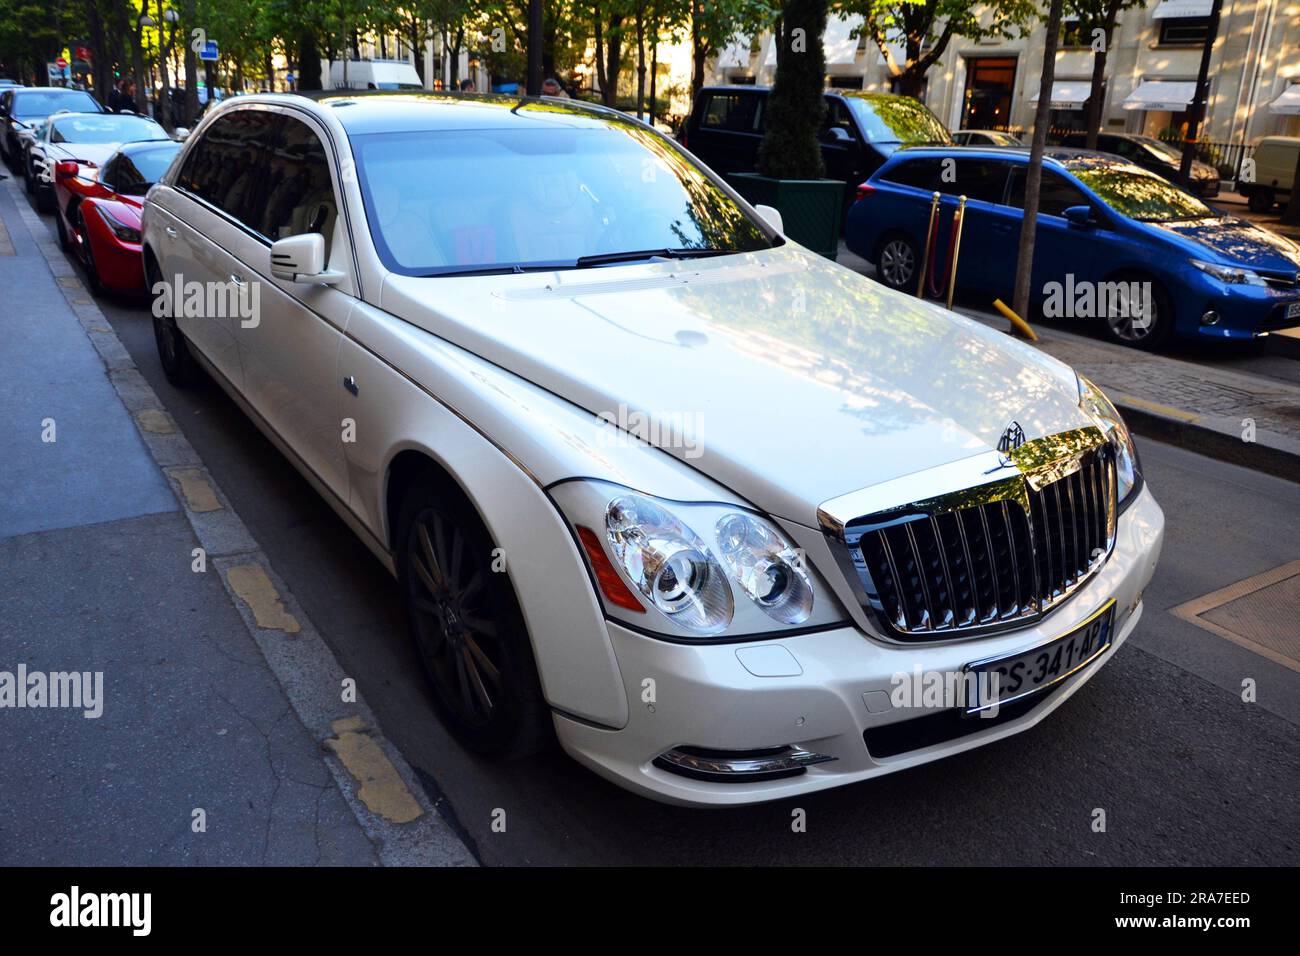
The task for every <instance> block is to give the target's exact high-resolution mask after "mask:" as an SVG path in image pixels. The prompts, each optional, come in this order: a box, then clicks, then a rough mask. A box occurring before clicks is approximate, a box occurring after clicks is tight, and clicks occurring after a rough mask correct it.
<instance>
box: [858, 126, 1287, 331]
mask: <svg viewBox="0 0 1300 956" xmlns="http://www.w3.org/2000/svg"><path fill="white" fill-rule="evenodd" d="M1028 165H1029V153H1028V151H1027V150H1021V149H1002V148H961V147H957V148H953V147H943V148H917V149H906V150H901V151H899V152H897V153H895V154H894V156H892V157H891V158H890V159H889V161H888V162H886V163H885V164H884V165H883V166H881V167H880V169H878V170H877V171H876V172H875V173H874V174H873V175H872V176H871V178H870V179H868V180H867V181H866V182H865V183H863V184H862V185H861V186H860V187H859V188H858V197H859V198H858V200H857V201H856V202H855V203H854V204H853V207H852V209H851V210H850V211H849V218H848V224H847V228H846V239H847V242H848V245H849V248H850V249H852V250H853V251H854V252H855V253H857V254H858V255H860V256H862V257H863V258H865V259H868V260H870V261H871V262H874V263H875V265H876V277H877V278H878V279H879V280H880V281H881V282H883V283H884V284H885V285H888V286H891V287H893V288H896V289H903V290H906V291H908V292H912V293H915V292H916V289H917V284H918V278H919V269H920V267H921V263H922V260H923V258H924V248H923V247H924V245H925V238H926V227H927V224H928V222H929V214H930V202H931V196H932V194H933V193H934V192H936V191H937V192H939V193H941V194H942V197H941V200H940V201H941V204H942V213H941V216H940V229H939V230H938V232H939V236H938V237H937V238H936V241H935V242H934V243H933V248H934V252H933V255H932V256H931V259H932V260H937V263H938V268H937V269H935V270H932V271H933V274H934V275H937V276H939V277H940V278H939V279H937V280H935V282H934V283H933V284H932V288H933V287H934V286H941V285H942V281H941V280H942V276H943V275H945V274H946V263H947V261H948V260H947V252H948V236H949V228H948V224H949V223H950V222H951V219H952V214H953V210H954V209H955V207H956V205H957V197H958V196H959V195H964V196H966V197H967V203H966V219H965V225H964V226H963V229H962V236H961V246H960V254H959V256H958V266H957V288H958V290H959V291H962V292H966V293H974V294H975V295H977V296H983V297H987V299H988V300H989V301H992V299H993V298H994V297H1001V298H1003V299H1005V300H1007V301H1010V297H1011V294H1012V291H1013V288H1014V286H1015V275H1016V259H1017V251H1018V243H1019V238H1020V226H1021V222H1022V221H1023V219H1024V210H1023V204H1024V193H1025V174H1026V170H1027V169H1028ZM1030 288H1031V289H1032V290H1033V295H1034V299H1035V302H1036V304H1037V305H1040V306H1041V307H1042V309H1043V312H1044V314H1045V315H1049V316H1062V317H1074V318H1078V319H1081V320H1083V319H1086V320H1090V321H1096V322H1097V323H1098V325H1099V326H1100V328H1101V329H1102V330H1103V331H1104V332H1105V333H1106V334H1107V335H1108V336H1109V337H1110V338H1111V339H1113V340H1114V341H1117V342H1120V343H1122V344H1125V345H1132V346H1136V347H1140V348H1154V347H1156V346H1158V345H1159V344H1160V343H1162V342H1164V341H1165V340H1167V339H1168V338H1169V337H1170V336H1182V337H1200V338H1217V339H1250V338H1252V337H1253V336H1256V335H1258V334H1260V333H1262V332H1267V331H1270V330H1274V329H1281V328H1288V327H1291V326H1297V325H1300V247H1297V246H1296V245H1295V244H1294V243H1292V242H1291V241H1290V240H1288V239H1285V238H1283V237H1281V236H1278V235H1275V234H1274V233H1271V232H1268V231H1267V230H1264V229H1261V228H1259V227H1258V226H1255V225H1252V224H1251V223H1248V222H1245V221H1244V220H1241V219H1237V218H1234V217H1232V216H1225V215H1221V214H1220V213H1217V212H1215V211H1214V210H1212V209H1210V207H1208V206H1206V205H1205V204H1204V203H1203V202H1201V200H1199V199H1197V198H1196V197H1194V196H1192V195H1191V194H1189V193H1187V192H1184V191H1183V190H1181V189H1179V188H1178V187H1176V186H1174V185H1173V184H1171V183H1170V182H1168V181H1167V180H1165V179H1163V178H1161V177H1160V176H1157V175H1155V174H1154V173H1151V172H1148V171H1146V170H1144V169H1141V168H1140V167H1137V166H1134V165H1131V164H1129V163H1127V162H1125V161H1124V160H1122V159H1119V158H1117V157H1114V156H1108V155H1103V154H1100V153H1092V152H1086V151H1083V150H1072V149H1049V150H1048V152H1047V156H1046V158H1045V159H1044V162H1043V180H1042V188H1041V191H1040V198H1039V214H1038V231H1037V241H1036V247H1035V251H1034V272H1033V277H1032V284H1031V286H1030ZM1116 289H1118V290H1119V291H1120V294H1114V295H1112V294H1110V293H1111V292H1113V291H1114V290H1116ZM1129 289H1132V290H1135V291H1134V295H1135V296H1137V298H1130V297H1129V296H1127V294H1126V292H1127V290H1129ZM1116 303H1118V304H1119V306H1120V307H1118V308H1116V307H1115V304H1116ZM1138 304H1140V305H1141V307H1140V308H1139V307H1137V306H1138Z"/></svg>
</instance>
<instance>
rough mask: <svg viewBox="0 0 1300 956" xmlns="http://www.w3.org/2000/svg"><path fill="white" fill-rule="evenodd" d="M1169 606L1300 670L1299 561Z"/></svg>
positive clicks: (1234, 639)
mask: <svg viewBox="0 0 1300 956" xmlns="http://www.w3.org/2000/svg"><path fill="white" fill-rule="evenodd" d="M1170 610H1171V612H1172V613H1173V614H1175V615H1177V616H1178V617H1181V618H1182V619H1183V620H1185V621H1190V622H1191V623H1193V624H1195V625H1196V626H1197V627H1202V628H1204V629H1205V630H1207V631H1210V632H1211V633H1213V634H1217V635H1219V636H1220V637H1224V638H1227V639H1228V640H1230V641H1232V642H1233V643H1234V644H1240V645H1241V646H1242V647H1244V648H1246V649H1247V650H1251V651H1254V652H1255V653H1256V654H1262V655H1263V656H1264V657H1267V658H1268V659H1269V660H1271V661H1276V662H1277V663H1278V664H1281V665H1282V666H1283V667H1289V668H1291V670H1293V671H1300V561H1292V562H1291V563H1290V564H1284V565H1282V566H1281V567H1280V568H1274V569H1273V570H1271V571H1265V572H1264V573H1263V574H1257V575H1255V576H1254V577H1253V578H1247V579H1246V580H1244V581H1238V582H1237V583H1236V584H1230V585H1228V586H1227V587H1226V588H1221V589H1220V590H1218V591H1215V592H1214V593H1213V594H1207V595H1205V596H1204V597H1199V598H1196V599H1195V600H1194V601H1188V602H1187V603H1186V604H1180V605H1178V607H1175V608H1171V609H1170Z"/></svg>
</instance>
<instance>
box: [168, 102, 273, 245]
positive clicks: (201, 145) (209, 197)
mask: <svg viewBox="0 0 1300 956" xmlns="http://www.w3.org/2000/svg"><path fill="white" fill-rule="evenodd" d="M279 118H280V117H279V115H278V114H276V113H271V112H268V111H264V110H237V111H235V112H233V113H227V114H226V115H225V116H223V117H221V118H220V119H219V120H217V121H216V122H215V123H213V124H212V125H211V126H210V127H208V129H207V130H206V131H205V132H204V134H203V138H202V139H201V140H200V141H199V142H198V143H197V144H195V146H194V148H193V149H192V150H191V151H190V153H189V155H188V156H186V158H185V165H184V166H183V167H182V169H181V172H180V176H179V177H177V180H176V185H177V186H179V187H180V188H181V189H184V190H185V191H187V192H191V193H193V194H194V195H196V196H198V197H199V198H200V199H203V200H205V201H207V202H209V203H211V204H212V205H214V206H216V207H217V208H218V209H221V210H223V211H224V212H226V213H227V214H228V215H230V216H233V217H234V218H235V219H237V220H239V221H240V222H242V223H244V224H246V225H249V226H250V227H252V228H254V229H256V228H257V227H256V225H254V223H255V222H256V221H257V220H258V219H260V218H261V217H260V215H259V211H260V209H261V202H260V199H261V194H262V188H261V187H262V185H263V184H264V183H265V178H266V174H265V161H266V154H267V153H268V152H269V150H270V147H271V145H272V142H273V140H274V134H275V130H276V128H277V127H278V126H279V122H278V121H279Z"/></svg>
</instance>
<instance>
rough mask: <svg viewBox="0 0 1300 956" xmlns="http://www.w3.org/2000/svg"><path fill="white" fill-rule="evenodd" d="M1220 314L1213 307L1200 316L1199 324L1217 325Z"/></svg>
mask: <svg viewBox="0 0 1300 956" xmlns="http://www.w3.org/2000/svg"><path fill="white" fill-rule="evenodd" d="M1221 318H1222V316H1221V315H1219V313H1217V312H1215V311H1214V310H1213V309H1210V311H1208V312H1206V313H1205V314H1204V315H1202V316H1201V325H1218V324H1219V319H1221Z"/></svg>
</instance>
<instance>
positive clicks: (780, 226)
mask: <svg viewBox="0 0 1300 956" xmlns="http://www.w3.org/2000/svg"><path fill="white" fill-rule="evenodd" d="M754 212H756V213H758V214H759V215H760V216H762V217H763V221H764V222H766V223H767V224H768V225H769V226H771V227H772V228H773V229H775V230H776V231H777V232H779V233H780V234H781V235H783V236H784V235H785V220H784V219H782V218H781V210H779V209H777V208H776V207H775V206H755V207H754Z"/></svg>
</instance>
